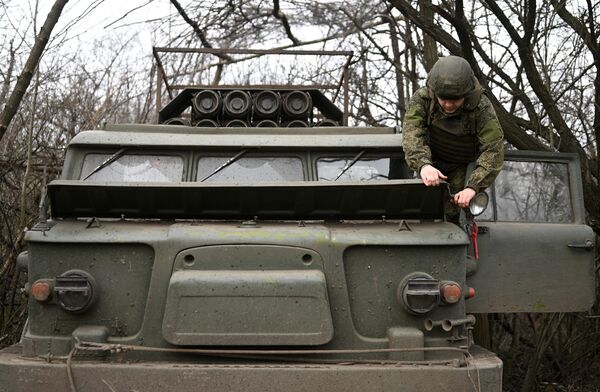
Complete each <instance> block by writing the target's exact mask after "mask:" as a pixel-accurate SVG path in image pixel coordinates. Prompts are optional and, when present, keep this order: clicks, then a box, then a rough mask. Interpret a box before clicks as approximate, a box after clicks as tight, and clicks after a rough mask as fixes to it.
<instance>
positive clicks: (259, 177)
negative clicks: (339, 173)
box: [196, 156, 304, 183]
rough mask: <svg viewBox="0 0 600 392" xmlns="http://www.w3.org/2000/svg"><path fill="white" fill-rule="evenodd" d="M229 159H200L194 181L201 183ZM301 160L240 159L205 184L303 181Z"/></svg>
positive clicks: (288, 158)
mask: <svg viewBox="0 0 600 392" xmlns="http://www.w3.org/2000/svg"><path fill="white" fill-rule="evenodd" d="M230 158H231V157H202V158H200V159H199V160H198V171H197V173H198V174H197V175H196V181H201V180H202V179H203V178H204V177H206V176H208V175H209V174H211V173H212V172H213V171H215V170H216V169H217V168H218V167H220V166H221V165H222V164H224V163H225V162H227V161H228V160H229V159H230ZM303 180H304V172H303V170H302V160H300V158H297V157H245V156H244V157H241V158H240V159H238V160H237V161H235V162H233V163H232V164H231V165H229V166H227V167H225V168H224V169H223V170H221V171H219V172H218V173H216V174H215V175H213V176H211V177H210V178H208V179H207V180H206V181H205V182H235V183H249V182H251V183H253V182H277V181H303Z"/></svg>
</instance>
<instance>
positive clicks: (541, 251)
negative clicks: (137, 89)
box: [0, 88, 595, 391]
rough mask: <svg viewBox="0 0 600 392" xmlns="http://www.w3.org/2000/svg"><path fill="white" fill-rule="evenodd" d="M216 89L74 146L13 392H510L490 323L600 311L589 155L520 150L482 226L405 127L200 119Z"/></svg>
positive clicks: (31, 260)
mask: <svg viewBox="0 0 600 392" xmlns="http://www.w3.org/2000/svg"><path fill="white" fill-rule="evenodd" d="M202 91H204V90H186V91H184V92H183V93H182V94H180V95H179V96H178V97H177V98H175V99H174V100H173V101H172V102H174V103H172V104H169V105H167V106H166V107H165V108H163V110H162V111H161V115H160V117H159V118H160V120H161V122H163V123H164V124H154V125H150V124H129V125H113V126H108V127H106V129H103V130H92V131H85V132H81V133H80V134H78V135H76V136H75V137H74V138H73V139H72V140H71V141H70V143H69V146H68V148H67V151H66V157H65V163H64V168H63V171H62V174H61V177H60V179H58V180H55V181H53V182H51V183H50V184H49V185H48V200H49V211H50V216H49V217H47V216H46V208H42V213H41V215H40V222H39V223H38V224H37V225H36V226H34V227H33V228H31V229H30V230H29V231H28V232H27V234H26V240H27V243H28V251H27V252H25V253H23V254H21V255H20V256H19V260H18V261H19V264H20V265H21V266H22V267H23V268H25V269H27V271H28V283H27V286H26V287H25V290H26V292H27V293H29V305H28V316H29V317H28V322H27V325H26V328H25V330H24V332H23V336H22V339H21V342H20V343H19V344H18V345H15V346H13V347H9V348H7V349H4V350H2V351H0V390H7V391H29V390H31V389H32V388H34V387H35V386H39V385H42V384H43V385H44V386H45V389H46V390H48V391H63V390H69V389H70V390H72V391H77V390H91V391H96V390H106V389H109V390H148V389H155V390H168V391H187V390H203V391H219V390H227V391H248V390H250V391H254V390H256V391H259V390H260V391H277V390H283V389H285V390H288V391H308V390H323V389H324V388H327V389H328V390H332V391H338V390H339V391H359V390H360V391H375V390H376V391H397V390H423V391H439V390H475V391H501V390H502V362H501V360H500V359H499V358H498V357H497V356H496V355H495V354H494V353H492V352H489V351H487V350H485V349H483V348H481V347H479V346H478V345H476V344H475V342H474V341H473V336H472V330H473V327H474V324H475V320H476V318H475V316H474V315H476V314H478V313H492V312H580V311H585V310H587V309H589V308H590V307H591V306H592V304H593V302H594V298H595V281H594V252H593V251H592V250H593V247H594V233H593V231H592V229H591V228H590V227H588V226H586V225H585V222H584V210H583V202H582V200H583V197H582V189H581V179H580V177H579V176H580V174H579V173H580V169H579V164H578V161H577V158H576V157H575V156H572V155H566V154H557V153H537V152H526V151H507V153H506V157H505V159H506V162H505V167H504V170H503V171H502V173H501V174H500V175H499V177H498V178H497V180H496V182H495V184H494V185H493V186H492V187H491V188H490V189H488V190H487V192H488V196H489V199H490V203H489V205H488V208H487V210H486V211H485V212H484V213H483V214H482V215H480V216H479V217H477V218H476V222H477V226H476V227H477V228H476V229H475V230H473V227H474V225H473V224H472V222H470V221H469V219H467V217H466V215H465V216H463V220H462V223H461V225H456V224H454V223H451V222H448V221H446V218H445V213H444V209H445V205H446V204H447V201H448V200H449V197H450V196H449V193H448V189H447V187H445V186H438V187H426V186H424V184H423V183H422V181H421V180H419V179H415V178H413V175H412V173H411V172H410V171H409V170H408V169H407V167H406V164H405V162H404V156H403V152H402V148H401V144H402V143H401V142H402V135H401V134H399V133H397V130H396V129H395V128H387V127H381V128H373V127H349V126H345V124H344V123H345V122H346V121H345V120H346V119H345V118H344V117H343V116H342V113H341V112H340V111H339V110H337V109H336V108H335V106H334V105H333V104H332V102H330V101H328V100H327V99H325V98H324V97H323V96H322V95H321V94H320V93H318V92H316V91H313V90H310V91H309V90H307V91H304V92H303V94H304V95H302V96H304V97H310V99H311V100H312V102H313V103H314V105H315V106H317V107H318V109H319V111H320V113H321V114H323V115H325V116H326V117H329V120H330V122H329V123H328V124H327V125H330V126H308V127H307V126H303V125H302V126H301V127H286V126H283V125H281V124H278V123H276V126H270V127H269V126H267V127H265V126H264V125H260V126H254V127H234V126H233V125H230V126H228V127H225V126H219V124H218V121H220V120H218V119H215V118H212V117H211V118H200V119H196V121H191V122H195V123H196V125H197V126H191V122H190V121H188V120H186V119H185V118H184V119H183V120H178V118H179V116H181V115H182V112H183V111H184V110H185V108H186V107H190V105H193V104H194V100H197V101H198V107H201V108H203V109H202V110H205V109H206V113H208V112H209V111H210V110H209V109H211V108H210V102H209V103H208V104H206V105H204V104H203V103H202V102H200V101H201V98H202V97H204V96H205V95H210V94H209V93H206V94H204V93H202ZM235 91H237V90H235ZM201 93H202V94H204V95H202V94H201ZM244 93H245V94H246V95H247V96H249V97H250V96H254V97H256V95H258V93H259V92H258V91H256V90H245V92H244ZM230 94H231V91H230V90H219V91H218V94H214V96H224V97H229V96H230ZM236 94H238V93H236ZM278 94H281V95H280V96H282V97H285V99H286V100H287V101H290V102H291V101H292V98H290V96H291V95H292V92H291V91H288V90H285V88H284V89H283V90H282V92H280V93H278ZM238 96H243V94H242V95H239V94H238ZM197 97H200V98H197ZM196 98H197V99H196ZM231 99H233V98H231ZM287 101H286V102H287ZM255 104H256V103H255ZM203 105H204V106H203ZM232 105H233V106H232V107H234V109H235V106H236V105H234V104H232ZM290 105H291V106H292V107H293V106H294V105H293V104H290ZM240 107H241V106H240ZM298 107H300V106H298ZM211 110H212V109H211ZM220 110H222V112H221V113H224V112H223V110H224V109H220ZM231 110H232V111H233V109H231ZM198 111H201V110H199V109H198ZM289 112H292V110H291V109H290V110H289ZM332 118H333V119H332ZM192 120H193V115H192ZM204 120H210V121H204ZM246 120H247V119H244V121H246ZM250 120H251V121H254V120H253V119H250ZM200 121H203V122H202V123H200ZM261 121H263V120H262V119H261ZM270 121H271V120H270ZM272 121H274V120H272ZM301 121H305V120H304V119H303V120H301ZM248 122H250V121H248ZM274 122H275V121H274ZM290 122H291V121H290ZM305 123H307V124H308V123H310V124H315V123H316V122H314V121H313V120H312V119H308V120H306V121H305ZM174 124H178V125H174ZM320 124H322V125H324V124H325V122H321V123H320ZM214 125H217V126H214ZM288 125H289V124H288ZM315 125H316V124H315ZM465 224H466V226H465ZM474 234H476V235H474ZM475 249H477V252H475ZM574 286H576V288H574Z"/></svg>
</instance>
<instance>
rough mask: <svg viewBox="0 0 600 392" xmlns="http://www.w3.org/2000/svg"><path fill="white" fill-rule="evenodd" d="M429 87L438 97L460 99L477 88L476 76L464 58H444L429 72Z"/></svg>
mask: <svg viewBox="0 0 600 392" xmlns="http://www.w3.org/2000/svg"><path fill="white" fill-rule="evenodd" d="M427 86H428V87H429V88H430V89H432V90H433V93H434V94H435V95H436V96H437V97H440V98H445V99H458V98H462V97H464V96H465V95H467V94H468V93H469V92H471V90H473V89H474V88H475V74H474V73H473V69H471V66H470V65H469V63H468V62H467V60H465V59H463V58H462V57H458V56H447V57H442V58H441V59H439V60H438V61H437V62H436V63H435V64H434V65H433V68H431V71H429V75H427Z"/></svg>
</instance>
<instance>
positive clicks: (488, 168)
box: [467, 96, 504, 192]
mask: <svg viewBox="0 0 600 392" xmlns="http://www.w3.org/2000/svg"><path fill="white" fill-rule="evenodd" d="M481 100H482V103H481V112H480V118H479V120H480V121H478V122H479V123H480V124H482V125H481V127H480V129H479V131H478V133H477V137H478V139H479V145H480V148H479V152H480V155H479V158H478V159H477V161H476V162H475V164H476V167H475V170H473V172H472V173H471V175H470V176H469V180H468V181H467V187H469V188H473V189H474V190H475V191H476V192H480V191H483V190H485V189H486V188H487V187H489V186H490V185H492V183H493V182H494V180H495V179H496V176H498V173H500V171H501V170H502V165H503V163H504V132H502V127H501V126H500V122H499V121H498V117H496V112H495V111H494V108H493V107H492V104H491V102H490V101H489V99H488V98H487V97H485V96H482V98H481Z"/></svg>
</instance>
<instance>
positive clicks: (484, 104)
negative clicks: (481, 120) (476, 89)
mask: <svg viewBox="0 0 600 392" xmlns="http://www.w3.org/2000/svg"><path fill="white" fill-rule="evenodd" d="M493 108H494V106H493V105H492V101H490V99H489V98H488V97H487V96H486V95H485V94H481V98H479V104H478V105H477V109H479V110H489V109H493Z"/></svg>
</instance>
